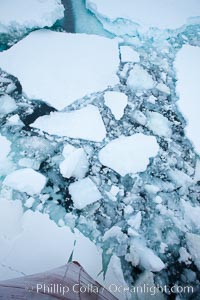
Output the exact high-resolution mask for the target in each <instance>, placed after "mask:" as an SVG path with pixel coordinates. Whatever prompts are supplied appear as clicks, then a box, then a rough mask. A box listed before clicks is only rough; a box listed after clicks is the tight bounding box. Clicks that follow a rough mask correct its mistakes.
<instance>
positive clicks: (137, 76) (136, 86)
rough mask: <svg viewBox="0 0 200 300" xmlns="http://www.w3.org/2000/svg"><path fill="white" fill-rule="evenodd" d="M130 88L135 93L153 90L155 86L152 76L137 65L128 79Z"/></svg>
mask: <svg viewBox="0 0 200 300" xmlns="http://www.w3.org/2000/svg"><path fill="white" fill-rule="evenodd" d="M127 85H128V87H129V88H130V89H131V90H133V91H141V90H147V89H152V88H153V87H154V85H155V83H154V81H153V78H152V76H151V75H150V74H149V73H148V72H147V71H146V70H145V69H144V68H143V67H141V66H139V65H135V66H134V67H133V69H132V70H131V71H130V73H129V76H128V79H127Z"/></svg>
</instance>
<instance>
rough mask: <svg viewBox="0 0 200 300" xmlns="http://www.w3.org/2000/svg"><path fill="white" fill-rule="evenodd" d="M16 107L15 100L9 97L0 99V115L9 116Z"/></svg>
mask: <svg viewBox="0 0 200 300" xmlns="http://www.w3.org/2000/svg"><path fill="white" fill-rule="evenodd" d="M16 108H17V105H16V103H15V100H14V99H13V98H12V97H10V96H9V95H3V96H1V97H0V114H9V113H11V112H13V111H14V110H16Z"/></svg>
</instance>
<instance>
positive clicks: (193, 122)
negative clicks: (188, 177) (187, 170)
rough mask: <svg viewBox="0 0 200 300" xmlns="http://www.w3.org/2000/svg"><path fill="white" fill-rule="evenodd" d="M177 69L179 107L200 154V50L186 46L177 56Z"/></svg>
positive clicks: (189, 135) (192, 140)
mask: <svg viewBox="0 0 200 300" xmlns="http://www.w3.org/2000/svg"><path fill="white" fill-rule="evenodd" d="M175 67H176V69H177V80H178V81H177V92H178V94H179V101H178V107H179V109H180V111H181V112H182V113H183V116H184V117H185V118H186V121H187V126H186V135H187V137H188V138H189V139H190V140H191V142H192V143H193V144H194V147H195V149H196V151H197V152H198V153H200V135H199V127H200V118H199V111H200V102H199V97H200V89H199V78H200V48H199V47H194V46H189V45H184V46H183V47H182V48H181V50H179V52H178V54H177V57H176V60H175Z"/></svg>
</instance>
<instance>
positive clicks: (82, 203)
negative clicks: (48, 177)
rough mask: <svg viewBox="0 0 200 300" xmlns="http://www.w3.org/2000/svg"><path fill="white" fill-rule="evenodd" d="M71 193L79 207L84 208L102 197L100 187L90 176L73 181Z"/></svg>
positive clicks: (76, 205) (70, 188) (75, 205)
mask: <svg viewBox="0 0 200 300" xmlns="http://www.w3.org/2000/svg"><path fill="white" fill-rule="evenodd" d="M69 193H70V194H71V196H72V200H73V203H74V207H75V208H77V209H84V208H85V207H86V206H87V205H89V204H92V203H94V202H96V201H98V200H100V199H101V198H102V196H101V194H100V192H99V190H98V188H97V187H96V185H95V184H94V183H93V181H92V180H91V179H90V178H89V177H87V178H84V179H80V180H78V181H76V182H74V183H71V184H70V186H69Z"/></svg>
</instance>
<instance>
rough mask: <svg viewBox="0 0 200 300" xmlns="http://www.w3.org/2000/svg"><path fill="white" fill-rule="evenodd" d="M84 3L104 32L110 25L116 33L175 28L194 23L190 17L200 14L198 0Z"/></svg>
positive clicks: (130, 0)
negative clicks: (154, 28)
mask: <svg viewBox="0 0 200 300" xmlns="http://www.w3.org/2000/svg"><path fill="white" fill-rule="evenodd" d="M86 3H87V7H88V8H89V9H90V10H91V11H92V12H93V13H94V14H95V15H96V16H97V18H98V19H99V20H100V21H101V22H102V23H103V25H104V28H105V29H112V28H111V25H112V23H113V24H114V25H116V28H117V29H116V31H117V32H118V34H120V33H121V32H122V29H124V33H125V32H133V29H134V28H135V29H137V30H138V29H139V30H142V31H144V30H148V29H149V28H153V27H156V28H159V29H167V28H169V29H175V28H178V27H181V26H182V25H184V24H185V23H187V22H192V21H193V22H196V21H197V20H191V18H194V17H198V16H199V15H200V3H199V1H198V0H185V1H184V2H183V1H182V0H176V1H168V0H163V1H162V2H161V1H160V0H154V1H148V0H124V1H123V2H122V1H120V0H117V1H116V0H110V1H107V0H87V1H86ZM123 19H124V20H123ZM129 28H131V29H129ZM130 30H132V31H130Z"/></svg>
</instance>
